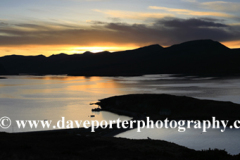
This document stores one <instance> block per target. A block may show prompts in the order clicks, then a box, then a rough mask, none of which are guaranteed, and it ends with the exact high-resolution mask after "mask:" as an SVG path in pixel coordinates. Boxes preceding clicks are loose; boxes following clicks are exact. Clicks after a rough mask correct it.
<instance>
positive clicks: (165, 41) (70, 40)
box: [0, 17, 240, 46]
mask: <svg viewBox="0 0 240 160" xmlns="http://www.w3.org/2000/svg"><path fill="white" fill-rule="evenodd" d="M48 25H49V24H48ZM56 25H57V24H55V25H53V26H56ZM92 25H93V26H92V27H89V28H83V27H80V26H79V27H76V26H71V27H69V28H68V27H64V28H61V29H55V28H54V27H49V26H48V27H46V26H47V25H46V26H44V25H43V24H42V27H43V28H44V27H45V29H44V30H41V29H39V28H41V26H40V25H39V24H38V25H31V24H29V25H27V24H18V26H25V27H28V28H30V29H29V30H22V29H20V28H16V27H12V28H11V27H6V28H0V33H4V34H5V35H4V34H2V35H1V34H0V45H1V46H7V45H79V46H84V45H86V46H90V45H94V46H96V45H102V44H111V45H118V46H119V45H129V44H134V45H136V46H144V45H148V44H155V43H159V44H161V45H164V46H169V45H172V44H175V43H180V42H183V41H189V40H195V39H213V40H217V41H235V40H240V32H239V30H240V25H234V26H232V25H227V24H224V23H222V22H221V21H219V20H217V19H210V18H190V19H180V18H173V17H172V18H163V19H158V20H155V21H154V23H153V24H152V25H146V24H128V23H119V22H118V23H117V22H114V23H106V22H94V23H92ZM38 29H39V30H38ZM6 35H8V36H6ZM9 35H10V36H9Z"/></svg>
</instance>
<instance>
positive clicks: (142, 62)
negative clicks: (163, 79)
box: [0, 40, 240, 76]
mask: <svg viewBox="0 0 240 160" xmlns="http://www.w3.org/2000/svg"><path fill="white" fill-rule="evenodd" d="M0 74H2V75H3V74H10V75H18V74H33V75H46V74H68V75H78V76H133V75H143V74H189V75H208V76H218V75H219V76H221V75H227V76H235V75H240V49H229V48H227V47H226V46H224V45H222V44H221V43H219V42H216V41H212V40H196V41H189V42H185V43H181V44H177V45H173V46H171V47H167V48H163V47H162V46H160V45H158V44H155V45H150V46H146V47H142V48H138V49H134V50H127V51H120V52H113V53H110V52H108V51H105V52H101V53H91V52H89V51H88V52H85V53H83V54H74V55H67V54H64V53H61V54H58V55H52V56H50V57H45V56H43V55H39V56H18V55H11V56H4V57H0Z"/></svg>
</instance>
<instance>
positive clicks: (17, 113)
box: [0, 75, 240, 154]
mask: <svg viewBox="0 0 240 160" xmlns="http://www.w3.org/2000/svg"><path fill="white" fill-rule="evenodd" d="M132 93H168V94H174V95H186V96H191V97H196V98H201V99H214V100H222V101H232V102H235V103H239V104H240V98H239V97H240V78H231V79H230V78H225V79H216V78H211V77H208V78H196V77H172V76H171V75H147V76H140V77H69V76H7V79H0V117H2V116H8V117H10V118H11V119H12V121H14V120H16V119H21V120H28V119H29V120H44V119H47V120H53V121H57V120H59V119H61V117H65V118H66V120H68V119H69V120H99V121H100V120H114V119H117V118H120V119H121V120H123V119H130V117H126V116H119V115H116V114H112V113H109V112H100V113H92V112H91V108H94V106H90V105H89V103H91V102H96V101H97V100H98V99H102V98H106V97H110V96H114V95H122V94H132ZM92 114H95V117H94V118H90V117H89V116H90V115H92ZM36 130H43V129H36ZM0 131H7V132H21V131H32V130H31V129H30V128H27V129H24V130H21V129H17V128H16V126H14V124H13V127H12V128H9V129H8V130H3V129H0ZM200 133H201V132H200V131H198V130H187V131H186V132H184V133H179V132H177V131H176V130H174V129H171V130H170V129H162V130H159V129H155V130H149V129H145V130H144V131H143V132H141V133H136V131H134V130H132V131H129V132H125V133H122V134H120V135H118V136H119V137H128V138H141V139H142V138H147V137H151V138H153V139H162V140H167V141H171V142H175V143H177V144H180V145H184V146H187V147H189V148H193V149H208V148H220V149H224V148H225V149H226V150H227V151H228V152H229V153H231V154H237V153H240V138H239V137H240V132H239V131H238V130H227V131H225V132H224V133H220V131H219V130H211V131H209V132H207V133H204V134H200Z"/></svg>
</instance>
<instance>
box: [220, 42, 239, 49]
mask: <svg viewBox="0 0 240 160" xmlns="http://www.w3.org/2000/svg"><path fill="white" fill-rule="evenodd" d="M221 43H222V44H223V45H225V46H227V47H228V48H240V41H228V42H221Z"/></svg>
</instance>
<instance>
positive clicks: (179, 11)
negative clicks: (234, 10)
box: [149, 6, 234, 18]
mask: <svg viewBox="0 0 240 160" xmlns="http://www.w3.org/2000/svg"><path fill="white" fill-rule="evenodd" d="M149 8H150V9H156V10H164V11H167V12H173V13H175V14H179V15H191V16H216V17H227V18H231V17H234V16H233V15H230V14H226V13H221V12H203V11H193V10H188V9H177V8H167V7H159V6H149Z"/></svg>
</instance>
